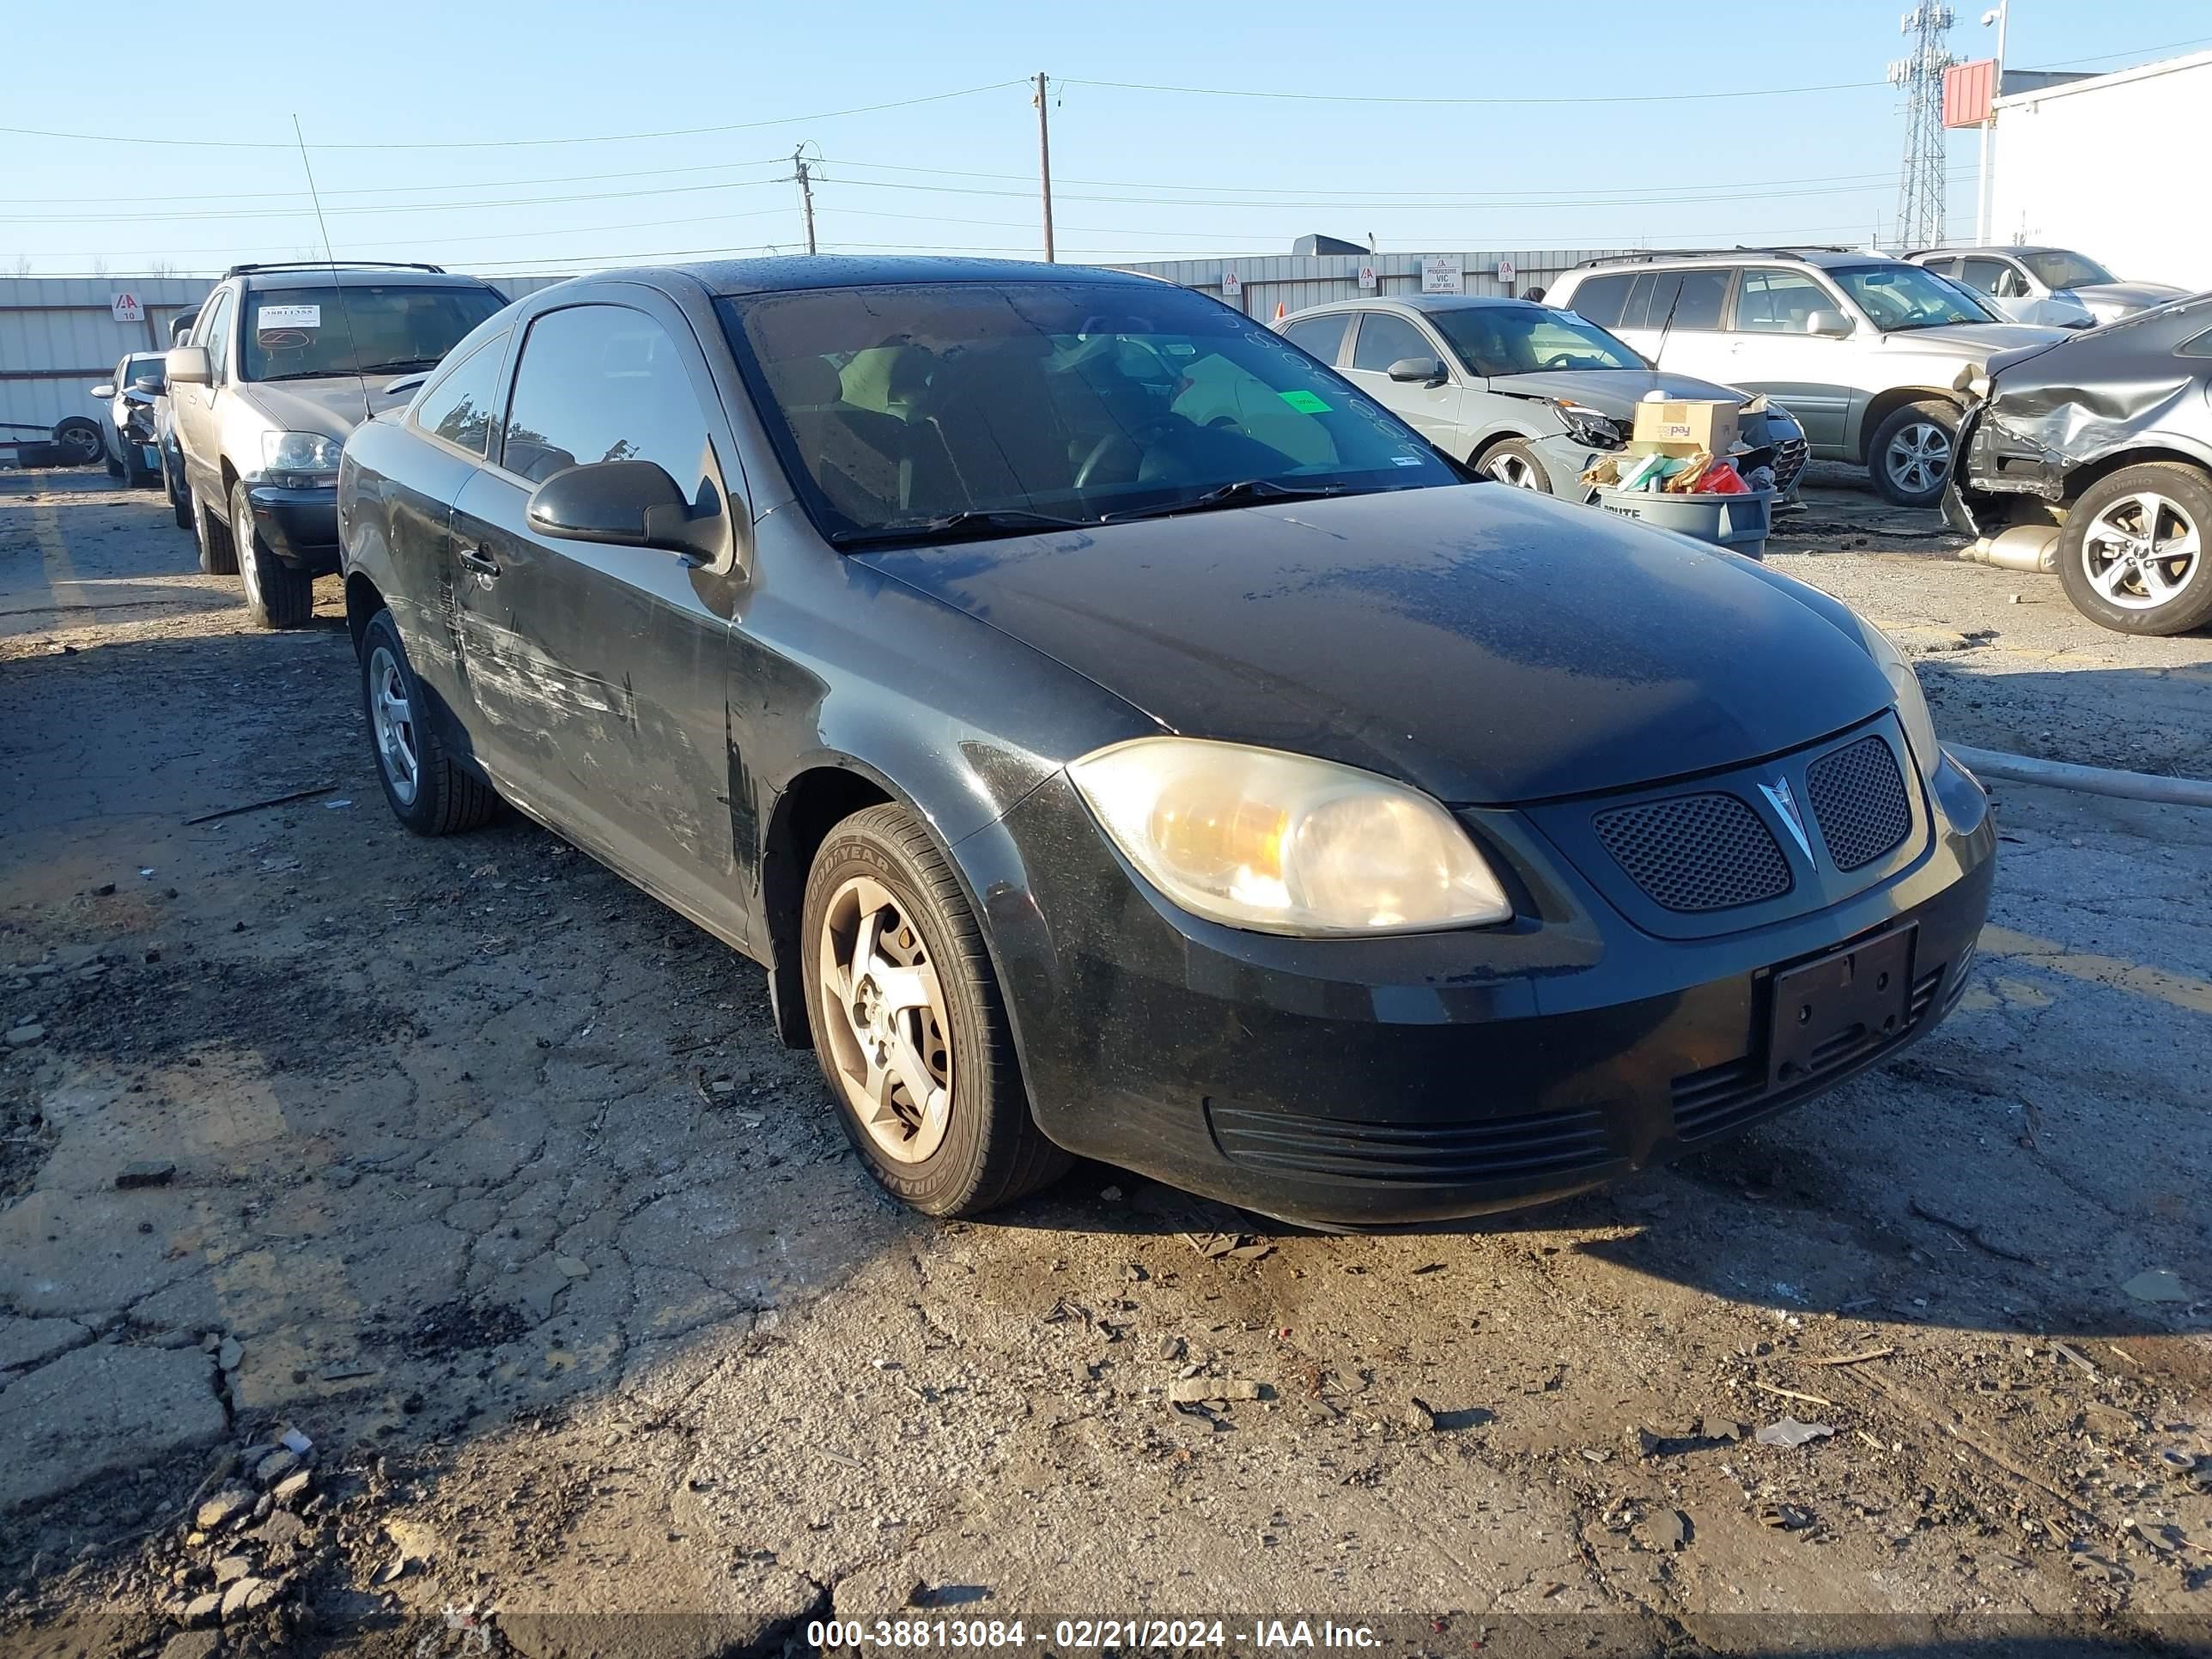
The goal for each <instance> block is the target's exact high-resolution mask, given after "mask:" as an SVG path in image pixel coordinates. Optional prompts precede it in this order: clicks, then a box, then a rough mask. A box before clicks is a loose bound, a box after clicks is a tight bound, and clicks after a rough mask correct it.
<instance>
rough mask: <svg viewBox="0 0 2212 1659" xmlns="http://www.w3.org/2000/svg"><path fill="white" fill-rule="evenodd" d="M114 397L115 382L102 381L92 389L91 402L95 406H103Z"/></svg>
mask: <svg viewBox="0 0 2212 1659" xmlns="http://www.w3.org/2000/svg"><path fill="white" fill-rule="evenodd" d="M114 395H115V382H114V381H112V380H102V381H101V382H100V384H99V385H98V386H94V387H93V389H92V400H93V402H94V403H96V404H104V403H106V401H107V400H108V399H109V398H112V397H113V396H114Z"/></svg>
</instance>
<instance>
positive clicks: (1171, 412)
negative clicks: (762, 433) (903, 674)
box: [720, 282, 1462, 547]
mask: <svg viewBox="0 0 2212 1659" xmlns="http://www.w3.org/2000/svg"><path fill="white" fill-rule="evenodd" d="M720 303H721V307H722V312H723V317H724V319H725V323H726V326H727V328H728V331H729V334H730V337H731V341H732V346H733V348H734V349H735V351H736V354H737V356H738V362H739V364H740V366H741V368H743V370H744V375H745V378H746V380H747V382H748V384H749V386H750V389H751V392H752V395H753V399H754V401H755V403H756V404H757V405H758V406H759V408H760V410H761V412H762V414H763V417H764V419H765V421H766V423H767V425H768V427H769V433H770V435H771V437H772V439H773V440H774V441H775V444H776V446H777V448H778V449H779V451H780V452H781V454H782V457H783V459H784V463H785V465H786V467H787V470H788V471H790V473H791V475H792V477H793V480H794V482H795V483H797V484H798V486H799V490H800V494H801V496H802V501H803V504H804V506H805V508H806V511H807V513H808V515H809V516H810V517H811V519H812V520H813V521H814V523H815V525H816V526H817V528H818V529H820V530H821V531H822V532H823V534H824V535H825V536H826V537H828V538H829V540H830V541H832V542H833V543H835V544H837V545H839V546H848V547H849V546H860V545H866V544H878V543H881V544H890V543H892V542H906V543H920V542H928V541H950V540H954V539H961V538H975V537H981V536H991V535H1018V534H1022V533H1025V532H1036V531H1038V530H1048V529H1053V528H1056V527H1059V526H1074V525H1092V524H1098V523H1102V522H1105V521H1107V520H1115V519H1125V518H1140V517H1155V516H1159V515H1162V514H1165V513H1180V512H1206V511H1210V510H1213V509H1216V508H1222V507H1239V506H1245V505H1249V504H1252V503H1255V502H1262V501H1279V500H1287V499H1296V498H1298V497H1303V496H1308V495H1358V494H1365V493H1369V492H1371V491H1375V490H1381V489H1407V488H1416V487H1421V486H1426V485H1435V484H1449V483H1460V482H1462V479H1461V478H1460V477H1459V475H1458V474H1457V473H1456V472H1455V471H1453V470H1452V469H1451V468H1450V467H1449V465H1446V464H1445V463H1444V462H1443V460H1442V459H1440V458H1439V457H1438V456H1437V453H1436V452H1435V451H1434V450H1432V449H1431V448H1430V447H1429V446H1428V445H1427V444H1426V443H1425V441H1423V440H1422V439H1421V438H1420V437H1419V436H1418V435H1416V434H1415V433H1413V430H1412V429H1411V428H1408V427H1407V426H1405V425H1404V424H1403V423H1402V422H1400V421H1399V420H1398V419H1397V417H1396V416H1393V415H1391V414H1389V412H1388V411H1387V410H1383V409H1382V408H1381V407H1379V406H1378V405H1376V404H1374V403H1372V402H1370V400H1368V399H1367V398H1364V397H1362V396H1361V395H1360V394H1359V393H1358V392H1355V391H1353V390H1352V387H1351V386H1347V385H1346V383H1345V382H1344V381H1342V380H1339V379H1338V378H1337V377H1336V376H1335V375H1334V374H1331V373H1329V371H1328V370H1327V369H1325V368H1322V367H1321V366H1320V365H1319V364H1317V363H1316V362H1314V360H1313V359H1312V358H1311V357H1310V356H1307V355H1306V354H1305V353H1304V351H1301V350H1299V349H1297V347H1296V346H1294V345H1291V344H1290V343H1288V342H1286V341H1285V340H1284V339H1282V338H1281V337H1279V336H1278V335H1276V334H1273V333H1272V332H1270V331H1268V330H1267V329H1265V328H1262V327H1261V326H1260V325H1258V324H1256V323H1255V322H1253V321H1252V319H1249V318H1248V317H1245V316H1243V315H1242V314H1240V313H1237V312H1235V311H1231V310H1230V309H1229V308H1228V307H1225V306H1222V305H1220V304H1218V303H1216V302H1215V301H1212V300H1209V299H1206V298H1204V297H1203V296H1201V295H1195V294H1193V293H1191V292H1189V291H1188V290H1187V289H1176V288H1171V287H1169V286H1167V285H1165V284H1160V285H1158V287H1157V288H1155V287H1154V286H1153V285H1152V284H1146V285H1143V286H1141V287H1140V286H1138V285H1135V284H1128V283H1082V282H1071V283H1023V282H1017V283H913V284H884V285H881V286H868V287H855V288H838V289H803V290H798V291H791V292H783V293H775V294H766V295H755V296H749V297H744V298H738V299H730V300H725V301H721V302H720Z"/></svg>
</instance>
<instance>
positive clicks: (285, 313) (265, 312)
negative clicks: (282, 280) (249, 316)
mask: <svg viewBox="0 0 2212 1659" xmlns="http://www.w3.org/2000/svg"><path fill="white" fill-rule="evenodd" d="M322 325H323V308H322V307H320V306H264V307H261V308H260V309H259V310H258V311H257V312H255V313H253V327H254V331H255V332H257V333H261V334H266V333H267V332H268V331H270V329H272V328H320V327H321V326H322Z"/></svg>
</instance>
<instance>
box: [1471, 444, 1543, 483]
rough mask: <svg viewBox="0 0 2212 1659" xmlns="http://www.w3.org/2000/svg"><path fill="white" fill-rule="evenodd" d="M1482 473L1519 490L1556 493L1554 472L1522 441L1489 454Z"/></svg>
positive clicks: (1484, 461) (1483, 463)
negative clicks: (1553, 486)
mask: <svg viewBox="0 0 2212 1659" xmlns="http://www.w3.org/2000/svg"><path fill="white" fill-rule="evenodd" d="M1480 470H1481V472H1482V475H1483V476H1484V477H1487V478H1495V479H1497V480H1498V483H1502V484H1511V485H1512V486H1513V487H1514V488H1515V489H1534V490H1537V491H1540V492H1541V493H1542V494H1544V495H1550V494H1551V493H1552V474H1551V471H1550V470H1549V469H1548V468H1547V467H1546V466H1545V465H1544V462H1543V459H1542V458H1541V456H1539V455H1538V454H1537V453H1536V452H1535V450H1534V448H1532V447H1529V446H1528V444H1526V443H1523V442H1522V441H1521V440H1520V439H1518V438H1509V439H1507V440H1506V441H1504V443H1502V444H1499V445H1498V447H1496V448H1494V449H1492V450H1490V451H1489V452H1488V453H1486V454H1485V455H1484V456H1483V458H1482V462H1481V467H1480Z"/></svg>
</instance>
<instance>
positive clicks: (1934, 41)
mask: <svg viewBox="0 0 2212 1659" xmlns="http://www.w3.org/2000/svg"><path fill="white" fill-rule="evenodd" d="M1952 21H1953V20H1952V16H1951V9H1950V7H1948V6H1945V5H1938V4H1936V0H1920V3H1919V4H1917V5H1916V6H1915V7H1913V9H1911V11H1908V12H1906V13H1905V15H1904V17H1903V18H1902V19H1901V20H1899V23H1898V31H1899V33H1901V34H1904V35H1905V37H1907V38H1908V39H1909V40H1911V42H1912V45H1911V49H1910V51H1909V52H1908V53H1907V54H1906V55H1905V57H1903V58H1899V59H1898V60H1897V61H1896V62H1895V63H1893V64H1891V65H1890V66H1889V84H1890V85H1892V86H1893V87H1899V88H1903V90H1904V93H1905V170H1904V171H1903V173H1900V174H1899V176H1898V180H1897V232H1896V234H1897V245H1898V246H1899V248H1900V249H1904V248H1915V247H1933V246H1936V245H1937V244H1939V243H1941V242H1942V240H1943V232H1944V227H1945V223H1946V222H1947V220H1948V214H1949V204H1948V202H1947V201H1946V200H1945V198H1944V188H1943V187H1944V177H1943V71H1944V70H1947V69H1948V68H1950V67H1951V65H1952V64H1953V63H1954V62H1955V61H1956V60H1955V59H1954V58H1953V57H1952V56H1951V53H1950V52H1949V50H1948V48H1947V47H1946V46H1945V45H1944V37H1945V36H1946V35H1948V33H1950V32H1951V24H1952Z"/></svg>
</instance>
